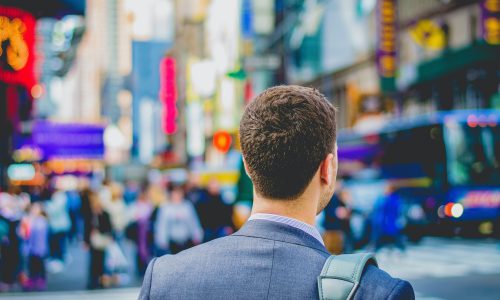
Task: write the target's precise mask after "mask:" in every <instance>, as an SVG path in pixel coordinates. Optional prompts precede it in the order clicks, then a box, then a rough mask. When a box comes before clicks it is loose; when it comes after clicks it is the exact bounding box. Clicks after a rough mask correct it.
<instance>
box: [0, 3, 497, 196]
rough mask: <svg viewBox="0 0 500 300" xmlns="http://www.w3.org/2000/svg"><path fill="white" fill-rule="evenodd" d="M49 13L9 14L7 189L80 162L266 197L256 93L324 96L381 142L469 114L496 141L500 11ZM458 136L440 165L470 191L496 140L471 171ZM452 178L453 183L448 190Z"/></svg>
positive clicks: (135, 6) (353, 6)
mask: <svg viewBox="0 0 500 300" xmlns="http://www.w3.org/2000/svg"><path fill="white" fill-rule="evenodd" d="M37 3H38V2H35V1H7V0H4V1H0V7H1V10H0V16H1V17H2V20H7V21H5V22H3V23H2V24H3V25H2V26H8V27H9V28H10V29H12V30H10V31H9V32H17V33H15V34H11V36H2V52H0V53H1V56H0V57H1V60H0V82H1V83H0V94H1V95H2V99H1V100H2V101H0V108H1V109H0V122H1V124H0V125H1V128H2V130H1V131H0V143H1V147H0V164H1V168H2V171H1V172H0V174H2V175H1V176H2V179H1V181H2V182H3V183H6V181H7V176H6V170H7V167H8V166H9V165H10V164H12V163H23V162H24V163H25V162H27V163H39V162H40V163H42V164H41V165H43V164H44V163H45V162H50V160H55V161H56V162H60V163H61V164H63V165H64V164H65V162H67V160H72V159H78V160H79V161H82V162H85V164H83V163H82V166H83V165H85V167H84V169H83V170H80V171H82V172H83V173H85V172H87V171H88V170H89V168H88V166H91V168H90V173H91V174H92V173H101V175H100V176H103V175H102V172H103V171H104V169H105V168H107V170H108V175H109V176H111V177H113V178H115V179H117V180H127V179H131V178H134V179H140V178H142V177H144V174H145V173H146V170H147V169H148V168H155V169H162V170H168V169H171V168H176V167H188V168H190V169H191V170H194V171H195V172H199V173H200V174H202V175H206V176H205V177H203V178H204V179H203V181H204V182H206V181H207V180H206V178H208V175H207V174H209V175H210V176H216V177H218V178H219V180H220V181H222V182H223V183H225V184H229V185H233V186H235V184H236V181H237V180H238V178H240V177H241V178H244V180H240V182H239V183H238V186H239V190H240V192H241V191H246V192H242V193H243V194H244V195H246V196H241V195H240V197H243V198H250V197H251V195H250V194H251V193H249V192H248V191H251V185H250V181H249V180H248V177H246V176H245V174H244V171H243V168H241V154H240V152H239V145H238V122H239V119H240V117H241V114H242V112H243V110H244V107H245V105H246V104H247V103H248V102H249V101H251V100H252V99H253V97H254V96H255V95H257V94H258V93H259V92H261V91H263V90H264V89H266V88H267V87H269V86H273V85H277V84H301V85H306V86H313V87H316V88H318V89H319V90H320V91H322V92H323V93H324V94H325V95H326V96H327V98H328V99H330V100H331V101H332V102H333V103H334V104H335V105H336V106H337V107H338V109H339V114H338V125H339V127H340V128H345V129H346V131H345V132H347V131H349V130H352V132H355V133H357V134H361V135H369V134H375V133H377V134H378V132H377V130H382V129H383V128H387V127H388V126H392V125H391V124H397V125H401V124H403V123H401V122H400V121H401V120H413V118H414V117H418V116H420V117H422V118H424V119H425V118H427V119H425V120H427V121H429V120H431V121H429V122H431V123H432V122H434V123H435V122H436V120H437V119H436V117H431V115H432V114H433V113H438V112H439V113H446V112H449V113H453V112H455V111H466V112H464V113H463V114H460V116H458V115H457V116H455V117H456V118H457V120H458V119H460V122H462V123H464V122H465V123H467V122H468V123H467V124H469V125H470V126H469V127H471V128H473V127H474V128H476V127H477V128H483V127H484V126H483V125H486V124H488V126H486V127H487V128H486V127H485V129H484V130H483V131H484V132H486V133H474V134H471V138H473V137H479V136H490V135H491V134H492V133H491V132H493V130H496V129H494V128H495V127H496V124H497V121H498V120H497V114H495V109H499V108H500V100H499V99H500V75H499V74H500V72H499V71H500V66H499V60H498V58H497V57H498V54H499V43H500V41H499V30H498V28H499V22H500V17H499V8H498V1H492V0H422V1H410V0H352V1H341V0H305V1H297V0H275V1H265V0H189V1H180V0H143V1H137V0H103V1H101V0H87V1H83V0H81V1H77V0H59V1H56V0H51V1H49V2H47V3H46V5H41V4H37ZM16 20H20V22H21V23H22V24H23V25H21V26H24V27H19V23H17V22H18V21H16ZM20 28H23V30H21V29H20ZM16 30H17V31H16ZM13 47H14V48H15V47H18V48H15V49H14V48H13ZM13 49H14V50H15V51H12V50H13ZM14 52H15V53H16V54H17V55H14V54H13V53H14ZM448 119H449V118H448ZM427 121H426V122H427ZM415 122H416V121H415ZM415 122H414V123H412V124H413V125H411V124H410V125H405V126H406V127H405V128H414V127H415V126H416V125H415V124H417V123H418V122H417V123H415ZM434 123H433V124H434ZM444 123H447V124H448V123H449V120H448V121H446V122H444V121H443V122H441V124H444ZM462 123H461V124H462ZM418 124H421V123H418ZM401 126H402V125H401ZM450 126H451V125H450ZM403 127H404V126H403ZM97 128H100V129H99V130H97ZM394 128H396V127H394ZM446 128H449V126H448V127H446ZM446 128H445V129H443V128H442V127H439V128H437V129H435V130H434V131H433V133H432V136H434V138H435V139H436V140H439V141H441V144H446V147H449V148H450V147H451V148H450V149H452V150H450V149H448V148H447V149H445V150H443V151H442V152H436V153H441V154H442V155H441V156H440V157H441V160H440V161H439V162H440V163H441V162H442V165H441V168H442V170H441V171H440V172H442V173H443V172H444V173H443V174H445V175H446V174H448V173H449V174H451V177H453V176H455V177H457V176H458V177H457V178H460V176H462V177H463V176H464V175H460V174H461V173H460V172H462V173H463V172H466V173H467V172H469V173H470V172H472V173H471V174H475V173H474V172H476V173H478V172H479V173H481V172H483V171H481V170H486V169H487V168H486V167H484V166H483V165H490V166H491V168H493V169H494V170H495V171H494V172H497V170H498V161H496V160H495V159H497V156H495V155H494V154H495V153H496V152H495V151H496V150H495V149H496V148H495V147H496V146H495V145H496V144H495V142H494V141H496V140H494V141H493V142H488V143H490V144H491V143H492V144H491V145H493V146H491V147H489V149H491V150H488V151H489V152H487V153H486V152H485V154H484V155H482V154H481V155H482V156H481V155H479V154H478V155H476V158H477V159H480V157H483V156H485V157H489V158H488V160H486V162H484V163H483V162H479V163H480V164H478V161H475V162H470V163H469V162H467V163H466V167H464V168H465V169H464V170H467V171H457V170H459V169H460V168H462V167H460V166H461V165H462V163H455V162H456V159H452V158H450V156H449V155H452V154H453V153H454V155H455V154H456V155H455V156H457V157H458V156H460V155H458V154H459V153H461V152H460V151H461V150H460V151H459V150H457V149H462V148H463V149H465V148H466V147H465V146H464V145H465V144H467V143H469V141H468V140H465V139H463V141H462V142H460V141H459V140H457V138H450V136H451V135H452V133H449V134H448V131H447V130H448V129H446ZM450 128H451V127H450ZM462 129H463V128H462ZM384 130H385V129H384ZM401 130H403V129H401ZM405 130H406V129H405ZM429 130H432V128H431V129H429ZM450 130H451V129H450ZM464 130H465V129H464ZM452 131H453V130H452ZM462 131H463V130H462ZM462 131H460V132H461V133H460V132H459V133H457V134H459V135H458V136H461V135H460V134H463V133H464V132H465V131H463V132H462ZM68 132H70V134H68ZM349 132H351V131H349ZM450 132H451V131H450ZM439 134H441V135H440V138H439V139H438V138H437V136H438V135H439ZM341 136H342V134H341ZM443 136H446V137H443ZM44 139H45V140H47V139H48V140H51V141H55V140H59V141H60V143H59V144H56V146H54V145H52V147H49V146H48V145H49V144H51V143H46V142H44ZM477 139H480V138H477ZM372 140H373V138H372ZM379 140H380V139H379ZM68 141H69V142H68ZM471 141H472V140H471ZM485 141H489V140H487V139H486V138H482V140H481V143H483V144H484V143H486V142H485ZM372 142H373V141H372ZM453 143H454V144H453ZM471 143H472V142H471ZM52 144H53V143H52ZM372 144H377V143H376V142H373V143H372ZM452 144H453V145H454V146H453V147H452V146H450V145H452ZM484 145H486V144H484ZM488 145H489V144H488ZM370 147H374V145H371V146H370ZM464 147H465V148H464ZM54 148H58V149H59V151H55V150H54ZM61 149H66V150H64V151H62V150H61ZM453 149H454V150H453ZM464 151H465V150H464ZM445 152H446V154H443V153H445ZM490 152H491V153H490ZM51 153H52V154H51ZM53 153H56V154H57V155H56V154H53ZM426 153H427V152H426ZM464 153H465V152H464ZM467 153H469V155H471V153H472V152H471V151H469V152H467ZM492 153H493V154H492ZM342 155H344V154H342ZM434 156H435V157H437V155H434ZM464 157H465V156H464ZM471 157H472V156H471ZM445 159H446V160H449V161H450V162H451V163H448V162H446V163H445V162H444V160H445ZM470 160H471V161H472V160H474V159H472V158H471V159H470ZM454 161H455V162H454ZM481 164H482V165H481ZM49 165H50V166H52V165H53V164H49ZM56 165H57V164H56ZM473 165H474V167H472V166H473ZM343 166H348V168H352V167H353V166H352V165H348V164H343ZM450 166H459V167H456V168H455V167H450ZM453 168H455V169H453ZM457 168H458V169H457ZM471 168H475V169H474V170H476V171H474V170H472V169H471ZM57 170H58V171H59V172H61V170H60V168H59V169H57ZM453 170H455V171H453ZM471 170H472V171H471ZM77 171H78V170H77ZM62 173H64V170H63V171H62ZM70 173H71V172H70ZM459 173H460V174H459ZM479 173H478V174H479ZM49 174H50V173H49ZM454 174H455V175H454ZM457 174H458V175H457ZM495 174H496V173H495ZM240 175H242V176H240ZM443 176H444V175H443ZM474 176H476V175H474ZM477 176H483V175H480V174H479V175H477ZM495 176H496V175H495ZM469 177H470V176H469ZM441 181H442V182H446V181H448V178H442V179H436V178H434V179H432V182H433V183H438V182H441ZM425 182H428V181H425ZM443 188H444V187H443ZM234 190H235V189H234ZM234 190H233V191H234ZM243 194H242V195H243Z"/></svg>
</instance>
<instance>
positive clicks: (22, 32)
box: [0, 7, 36, 88]
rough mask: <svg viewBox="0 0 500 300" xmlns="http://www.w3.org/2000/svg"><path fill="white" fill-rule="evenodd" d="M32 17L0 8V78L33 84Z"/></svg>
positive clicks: (12, 9)
mask: <svg viewBox="0 0 500 300" xmlns="http://www.w3.org/2000/svg"><path fill="white" fill-rule="evenodd" d="M34 40H35V18H34V17H33V16H32V15H31V14H29V13H27V12H25V11H23V10H20V9H17V8H11V7H0V81H3V82H6V83H8V84H22V85H24V86H26V87H27V88H31V87H33V86H34V85H35V83H36V82H35V74H34V59H33V56H34V55H31V54H32V53H34V50H33V47H34Z"/></svg>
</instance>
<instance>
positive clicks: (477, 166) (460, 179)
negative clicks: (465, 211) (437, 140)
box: [445, 122, 500, 186]
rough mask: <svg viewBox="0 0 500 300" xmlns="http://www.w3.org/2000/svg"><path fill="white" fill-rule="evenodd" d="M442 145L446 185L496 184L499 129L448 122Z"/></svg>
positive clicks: (499, 169) (499, 163) (499, 179)
mask: <svg viewBox="0 0 500 300" xmlns="http://www.w3.org/2000/svg"><path fill="white" fill-rule="evenodd" d="M445 143H446V153H447V162H448V174H449V180H450V184H452V185H458V186H499V185H500V128H499V127H498V126H483V127H481V126H473V127H471V126H470V125H468V124H466V123H458V122H449V123H447V124H446V126H445Z"/></svg>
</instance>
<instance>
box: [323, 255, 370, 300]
mask: <svg viewBox="0 0 500 300" xmlns="http://www.w3.org/2000/svg"><path fill="white" fill-rule="evenodd" d="M366 264H373V265H375V266H378V265H377V261H376V259H375V256H374V255H373V254H372V253H356V254H342V255H332V256H330V257H329V258H328V259H327V260H326V262H325V265H324V266H323V270H322V271H321V275H319V277H318V291H319V299H320V300H345V299H352V298H353V296H354V293H355V292H356V289H357V287H358V285H359V282H360V280H361V275H362V274H363V269H364V268H365V266H366Z"/></svg>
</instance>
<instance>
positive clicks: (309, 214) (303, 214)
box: [252, 196, 317, 226]
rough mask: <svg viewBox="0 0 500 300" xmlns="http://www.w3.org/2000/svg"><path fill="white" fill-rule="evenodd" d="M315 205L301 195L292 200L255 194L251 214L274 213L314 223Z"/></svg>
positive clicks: (310, 223)
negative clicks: (268, 197) (267, 197)
mask: <svg viewBox="0 0 500 300" xmlns="http://www.w3.org/2000/svg"><path fill="white" fill-rule="evenodd" d="M316 212H317V205H316V203H315V202H314V201H311V200H310V199H309V201H307V199H305V198H303V197H301V198H298V199H294V200H275V199H266V198H263V197H259V196H256V197H255V199H254V203H253V207H252V215H253V214H257V213H265V214H275V215H279V216H284V217H289V218H293V219H296V220H299V221H302V222H304V223H307V224H309V225H312V226H314V225H315V223H316Z"/></svg>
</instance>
